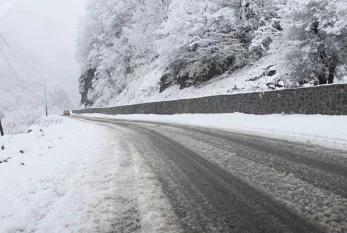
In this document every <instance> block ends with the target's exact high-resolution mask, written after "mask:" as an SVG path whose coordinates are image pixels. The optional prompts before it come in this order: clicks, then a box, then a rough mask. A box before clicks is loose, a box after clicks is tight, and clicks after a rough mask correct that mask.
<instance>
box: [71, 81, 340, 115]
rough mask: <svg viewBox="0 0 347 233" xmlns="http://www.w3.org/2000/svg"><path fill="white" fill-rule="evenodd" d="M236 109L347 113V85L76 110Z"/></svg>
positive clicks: (159, 111)
mask: <svg viewBox="0 0 347 233" xmlns="http://www.w3.org/2000/svg"><path fill="white" fill-rule="evenodd" d="M233 112H242V113H248V114H258V115H262V114H276V113H285V114H322V115H347V84H344V85H325V86H318V87H311V88H299V89H287V90H282V91H269V92H256V93H246V94H236V95H220V96H210V97H202V98H194V99H183V100H174V101H164V102H153V103H144V104H136V105H127V106H119V107H112V108H90V109H83V110H74V111H73V113H76V114H82V113H102V114H111V115H117V114H180V113H233Z"/></svg>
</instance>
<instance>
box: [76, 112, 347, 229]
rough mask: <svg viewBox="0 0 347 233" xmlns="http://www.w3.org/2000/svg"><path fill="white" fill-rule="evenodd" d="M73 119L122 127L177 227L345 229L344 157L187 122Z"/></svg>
mask: <svg viewBox="0 0 347 233" xmlns="http://www.w3.org/2000/svg"><path fill="white" fill-rule="evenodd" d="M74 118H76V119H79V120H84V121H89V122H91V123H96V124H101V125H105V126H107V127H109V128H110V130H118V131H122V133H123V135H125V136H124V138H126V140H127V143H131V144H133V146H134V147H135V148H136V149H137V151H138V152H139V153H140V154H141V156H143V158H145V160H146V161H147V163H148V165H149V166H150V167H151V169H152V170H153V172H154V173H155V174H156V177H157V179H158V180H159V181H160V183H161V185H162V188H163V190H164V192H165V194H166V195H167V197H168V198H169V200H170V204H171V205H172V207H173V209H174V211H175V213H176V215H177V218H178V220H179V222H180V224H181V227H182V229H183V230H184V232H245V233H246V232H252V233H253V232H254V233H258V232H267V233H268V232H293V233H294V232H295V233H298V232H302V233H308V232H347V179H346V178H347V154H346V152H343V151H337V150H327V149H323V148H318V147H312V146H307V145H304V144H294V143H290V142H286V141H281V140H273V139H268V138H262V137H255V136H250V135H243V134H235V133H230V132H224V131H219V130H212V129H202V128H196V127H190V126H182V125H172V124H155V123H149V122H131V121H124V120H112V119H104V118H88V117H84V116H74Z"/></svg>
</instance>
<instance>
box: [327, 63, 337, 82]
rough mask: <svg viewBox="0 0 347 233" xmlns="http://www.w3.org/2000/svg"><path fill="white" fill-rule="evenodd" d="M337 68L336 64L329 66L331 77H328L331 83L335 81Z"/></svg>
mask: <svg viewBox="0 0 347 233" xmlns="http://www.w3.org/2000/svg"><path fill="white" fill-rule="evenodd" d="M335 70H336V66H330V67H329V77H328V83H329V84H330V83H334V76H335Z"/></svg>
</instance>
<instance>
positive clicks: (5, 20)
mask: <svg viewBox="0 0 347 233" xmlns="http://www.w3.org/2000/svg"><path fill="white" fill-rule="evenodd" d="M86 1H87V0H0V34H2V35H3V36H4V37H5V39H6V40H7V42H8V43H9V44H10V46H11V47H12V49H13V50H14V51H15V53H16V54H17V55H18V56H19V57H20V59H21V60H22V62H23V63H24V64H25V65H26V66H27V67H28V69H29V71H30V73H31V74H30V76H31V77H27V76H28V75H27V74H26V72H25V71H23V70H21V67H20V66H19V65H18V64H16V60H15V59H14V58H13V57H11V54H10V53H9V51H7V52H6V51H5V52H6V54H7V56H8V58H9V60H10V61H11V63H13V66H14V67H15V68H16V71H17V72H18V74H19V76H21V78H22V79H23V78H26V79H32V80H34V79H37V80H38V81H41V80H42V78H40V77H42V76H43V77H45V79H46V81H47V83H48V84H50V85H52V86H58V85H59V86H61V87H62V88H63V89H65V90H66V92H67V93H68V94H69V95H70V97H71V98H72V99H73V100H74V101H75V102H77V101H79V95H78V84H77V80H78V76H79V69H78V65H77V63H76V61H75V58H74V56H75V48H76V35H77V23H78V19H79V18H80V17H81V16H82V15H83V14H84V8H85V5H86ZM11 2H13V4H8V3H11ZM2 6H10V7H2ZM7 8H9V9H8V10H7V12H5V9H7ZM0 46H1V48H3V49H4V47H3V46H4V45H3V44H1V43H0ZM1 63H2V65H1ZM5 67H6V64H5V65H4V61H3V58H2V57H0V71H2V72H5V73H6V74H11V71H10V70H9V69H8V67H7V68H5ZM6 69H8V70H6Z"/></svg>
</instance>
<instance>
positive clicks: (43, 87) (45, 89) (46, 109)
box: [43, 83, 48, 117]
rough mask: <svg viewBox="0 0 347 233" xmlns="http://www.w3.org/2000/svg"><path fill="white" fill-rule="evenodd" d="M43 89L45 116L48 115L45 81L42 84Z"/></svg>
mask: <svg viewBox="0 0 347 233" xmlns="http://www.w3.org/2000/svg"><path fill="white" fill-rule="evenodd" d="M43 89H44V91H45V109H46V117H48V105H47V92H46V83H44V84H43Z"/></svg>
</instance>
